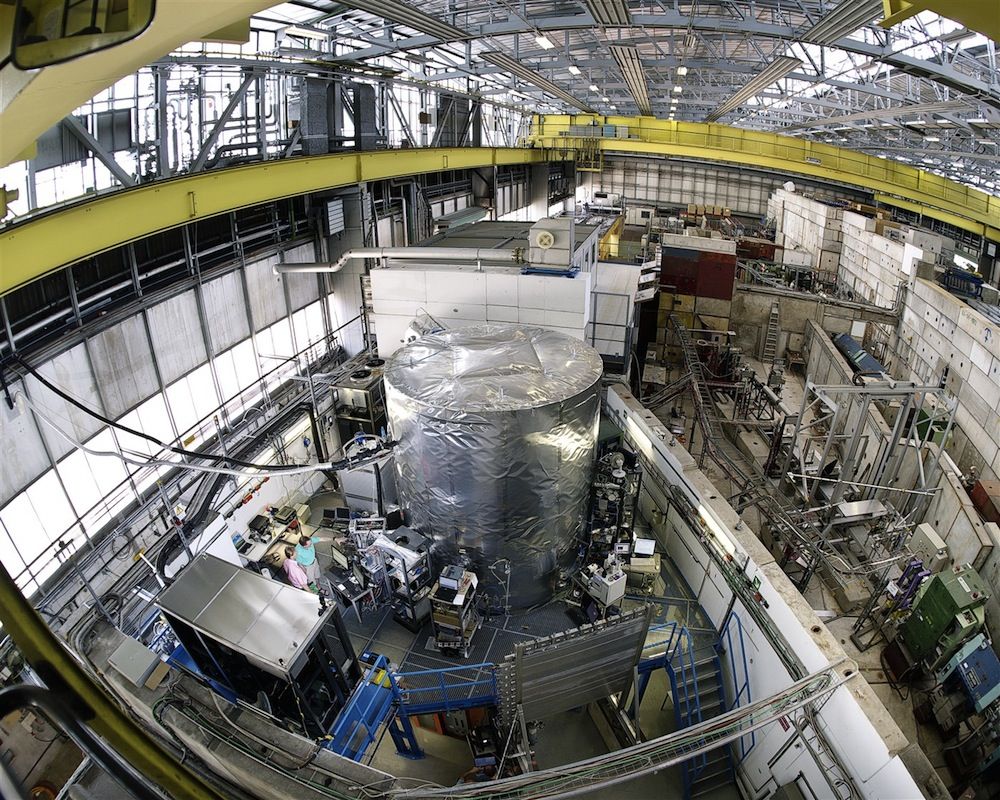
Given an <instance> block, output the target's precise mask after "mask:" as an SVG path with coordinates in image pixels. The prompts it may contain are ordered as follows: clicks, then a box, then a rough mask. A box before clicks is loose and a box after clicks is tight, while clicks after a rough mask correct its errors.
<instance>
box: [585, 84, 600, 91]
mask: <svg viewBox="0 0 1000 800" xmlns="http://www.w3.org/2000/svg"><path fill="white" fill-rule="evenodd" d="M587 88H588V89H590V91H592V92H599V91H601V90H600V89H598V88H597V84H596V83H592V84H590V86H588V87H587Z"/></svg>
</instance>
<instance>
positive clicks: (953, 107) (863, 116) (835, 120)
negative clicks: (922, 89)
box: [782, 100, 971, 131]
mask: <svg viewBox="0 0 1000 800" xmlns="http://www.w3.org/2000/svg"><path fill="white" fill-rule="evenodd" d="M966 109H968V105H967V104H966V103H964V102H962V101H961V100H944V101H941V102H940V103H910V104H909V105H905V106H890V107H888V108H874V109H871V110H869V111H859V112H856V113H854V114H840V115H838V116H835V117H823V118H822V119H815V120H812V121H810V122H799V123H796V124H795V125H789V126H788V127H787V128H783V129H782V130H783V131H792V130H803V129H806V128H822V127H823V126H825V125H839V124H840V123H843V122H855V121H858V120H872V119H901V118H903V117H907V116H911V115H913V114H937V113H941V112H955V111H964V110H966ZM969 121H970V122H971V120H969ZM886 127H895V126H894V125H892V124H891V123H888V124H887V125H886Z"/></svg>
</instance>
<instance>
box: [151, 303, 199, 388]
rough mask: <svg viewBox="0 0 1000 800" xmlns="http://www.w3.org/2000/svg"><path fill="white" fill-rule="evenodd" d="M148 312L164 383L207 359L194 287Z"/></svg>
mask: <svg viewBox="0 0 1000 800" xmlns="http://www.w3.org/2000/svg"><path fill="white" fill-rule="evenodd" d="M146 316H147V319H148V320H149V333H150V337H151V338H152V340H153V350H154V351H155V352H156V363H157V364H158V365H159V367H160V377H162V378H163V382H164V383H173V382H174V381H175V380H177V379H178V378H179V377H181V376H182V375H186V374H187V373H189V372H190V371H191V370H193V369H194V368H195V367H197V366H198V365H199V364H204V363H205V361H206V360H208V354H207V353H206V352H205V337H204V335H203V334H202V330H201V320H200V318H199V315H198V302H197V300H195V296H194V290H193V289H192V290H191V291H188V292H184V294H179V295H177V296H176V297H171V298H170V299H169V300H164V301H163V302H162V303H157V304H156V305H155V306H153V307H152V308H150V309H149V310H148V311H147V312H146Z"/></svg>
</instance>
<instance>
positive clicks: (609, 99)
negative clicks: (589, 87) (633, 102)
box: [601, 97, 611, 103]
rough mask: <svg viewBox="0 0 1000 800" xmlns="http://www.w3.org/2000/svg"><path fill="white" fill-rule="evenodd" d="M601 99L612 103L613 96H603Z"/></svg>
mask: <svg viewBox="0 0 1000 800" xmlns="http://www.w3.org/2000/svg"><path fill="white" fill-rule="evenodd" d="M601 100H603V101H604V102H605V103H610V102H611V98H610V97H602V98H601Z"/></svg>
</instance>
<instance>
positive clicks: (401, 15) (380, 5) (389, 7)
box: [350, 0, 473, 42]
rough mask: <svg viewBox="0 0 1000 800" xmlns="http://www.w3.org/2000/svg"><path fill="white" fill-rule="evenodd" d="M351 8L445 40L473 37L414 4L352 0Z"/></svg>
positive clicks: (377, 0) (378, 0)
mask: <svg viewBox="0 0 1000 800" xmlns="http://www.w3.org/2000/svg"><path fill="white" fill-rule="evenodd" d="M350 7H351V8H358V9H361V10H362V11H367V12H368V13H369V14H374V15H375V16H376V17H381V18H382V19H387V20H391V21H392V22H398V23H399V24H401V25H405V26H406V27H408V28H413V30H415V31H420V32H421V33H426V34H429V35H430V36H433V37H435V38H437V39H440V40H441V41H443V42H453V41H460V40H462V39H472V38H473V35H472V34H471V33H469V32H468V31H463V30H462V29H461V28H458V27H456V26H454V25H449V24H448V23H447V22H442V21H441V20H439V19H438V18H437V17H433V16H431V15H430V14H426V13H424V12H423V11H419V10H418V9H416V8H414V7H413V6H408V5H405V4H404V3H401V2H396V3H386V2H385V0H350Z"/></svg>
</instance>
